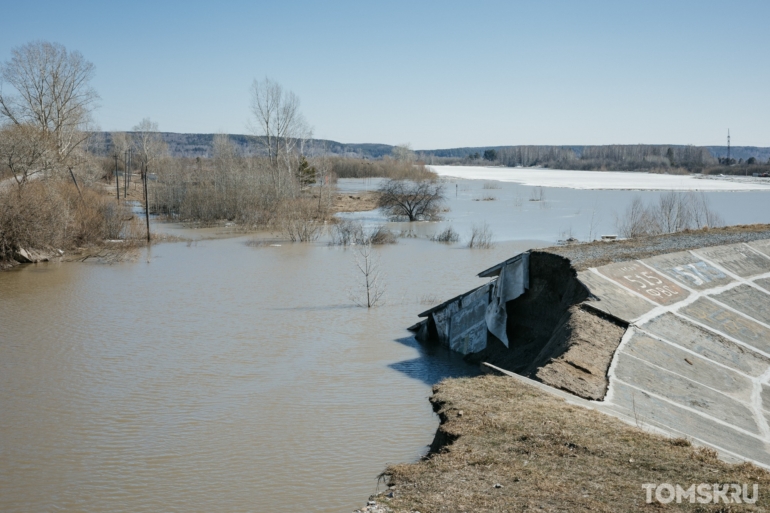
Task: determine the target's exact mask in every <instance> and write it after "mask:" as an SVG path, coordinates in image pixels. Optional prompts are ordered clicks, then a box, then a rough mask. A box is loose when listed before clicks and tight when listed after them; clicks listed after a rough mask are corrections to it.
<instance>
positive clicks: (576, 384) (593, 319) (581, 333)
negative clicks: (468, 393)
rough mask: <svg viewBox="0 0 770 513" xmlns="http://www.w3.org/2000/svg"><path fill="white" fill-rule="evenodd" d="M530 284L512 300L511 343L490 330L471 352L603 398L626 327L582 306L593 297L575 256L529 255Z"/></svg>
mask: <svg viewBox="0 0 770 513" xmlns="http://www.w3.org/2000/svg"><path fill="white" fill-rule="evenodd" d="M529 275H530V283H529V289H528V290H527V291H526V292H525V293H524V294H522V295H521V296H520V297H518V298H516V299H514V300H513V301H510V302H509V303H508V305H507V312H508V325H507V335H508V341H509V344H508V347H505V345H503V343H502V342H500V341H499V340H497V338H496V337H494V336H493V335H489V338H488V341H487V347H486V348H485V349H484V350H483V351H480V352H478V353H474V354H471V355H468V356H467V357H466V360H467V361H468V362H470V363H481V362H488V363H491V364H493V365H496V366H498V367H501V368H503V369H506V370H510V371H512V372H516V373H518V374H522V375H524V376H528V377H531V378H533V379H537V380H539V381H542V382H544V383H547V384H549V385H551V386H553V387H556V388H560V389H563V390H566V391H568V392H571V393H573V394H575V395H578V396H580V397H583V398H585V399H594V400H597V399H602V398H603V397H604V395H605V393H606V391H607V385H608V381H607V369H609V366H610V362H611V361H612V356H613V354H614V353H615V349H617V347H618V344H620V339H621V338H622V337H623V333H624V332H625V329H626V326H625V325H619V324H617V323H616V322H615V321H613V320H610V319H607V318H605V317H604V316H600V315H598V314H597V313H595V312H593V311H587V310H583V309H581V308H580V307H578V306H576V305H578V304H579V303H581V302H582V301H584V300H585V299H586V298H587V297H588V290H587V289H586V288H585V286H584V285H583V284H582V283H580V281H579V280H578V279H577V273H576V272H575V270H574V269H573V268H572V267H571V266H570V262H569V260H567V259H566V258H564V257H562V256H559V255H554V254H552V253H548V252H543V251H532V252H531V253H530V257H529Z"/></svg>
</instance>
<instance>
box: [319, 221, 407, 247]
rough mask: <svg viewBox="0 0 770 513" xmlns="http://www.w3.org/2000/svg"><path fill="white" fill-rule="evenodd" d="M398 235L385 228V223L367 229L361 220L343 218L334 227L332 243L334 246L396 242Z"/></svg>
mask: <svg viewBox="0 0 770 513" xmlns="http://www.w3.org/2000/svg"><path fill="white" fill-rule="evenodd" d="M397 242H398V239H397V238H396V236H395V235H394V234H393V232H391V231H390V230H388V229H387V228H385V225H379V226H377V227H376V228H375V229H374V230H371V231H368V232H367V231H366V230H365V229H364V226H363V224H362V223H361V222H360V221H352V220H348V219H345V220H342V221H340V222H338V223H337V224H335V225H334V226H333V228H332V240H331V243H330V244H332V245H334V246H348V245H365V244H373V245H375V246H376V245H380V244H396V243H397Z"/></svg>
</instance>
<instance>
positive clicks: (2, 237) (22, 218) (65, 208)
mask: <svg viewBox="0 0 770 513" xmlns="http://www.w3.org/2000/svg"><path fill="white" fill-rule="evenodd" d="M130 217H131V214H130V211H128V209H127V207H125V206H123V205H120V206H119V205H117V204H116V203H115V200H114V199H112V198H109V197H106V196H103V195H102V194H100V193H99V192H98V191H97V190H94V189H91V188H89V187H82V188H81V191H78V190H77V189H76V188H75V186H74V185H73V184H72V183H70V182H64V181H52V180H35V181H31V182H28V183H27V184H26V185H25V186H24V187H21V188H6V189H2V190H0V260H8V259H11V258H13V255H14V253H15V252H17V251H18V250H19V249H33V250H38V251H46V250H52V249H67V248H72V247H76V246H89V245H98V244H101V243H102V242H103V241H104V239H117V238H121V237H127V236H129V237H130V236H132V234H131V233H128V231H127V230H126V228H127V221H128V220H129V218H130Z"/></svg>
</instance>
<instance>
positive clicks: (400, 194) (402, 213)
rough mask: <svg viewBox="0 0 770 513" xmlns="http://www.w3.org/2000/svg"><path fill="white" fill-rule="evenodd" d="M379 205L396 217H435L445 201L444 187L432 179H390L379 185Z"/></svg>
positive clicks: (411, 218)
mask: <svg viewBox="0 0 770 513" xmlns="http://www.w3.org/2000/svg"><path fill="white" fill-rule="evenodd" d="M379 193H380V199H379V203H378V204H379V207H380V208H382V209H383V210H384V211H385V213H386V214H388V215H389V216H391V217H394V218H407V219H409V221H417V220H419V219H424V220H428V219H433V218H435V217H437V216H438V213H439V210H440V207H441V204H442V203H443V202H444V187H443V186H442V185H441V184H439V183H437V182H431V181H427V180H425V181H420V182H412V181H409V180H388V181H387V182H383V184H382V185H381V186H380V187H379Z"/></svg>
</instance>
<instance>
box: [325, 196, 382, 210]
mask: <svg viewBox="0 0 770 513" xmlns="http://www.w3.org/2000/svg"><path fill="white" fill-rule="evenodd" d="M379 199H380V195H379V193H377V192H376V191H362V192H355V193H352V194H335V195H334V197H333V199H332V207H331V208H332V211H333V212H362V211H366V210H374V209H375V208H377V203H378V202H379Z"/></svg>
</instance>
